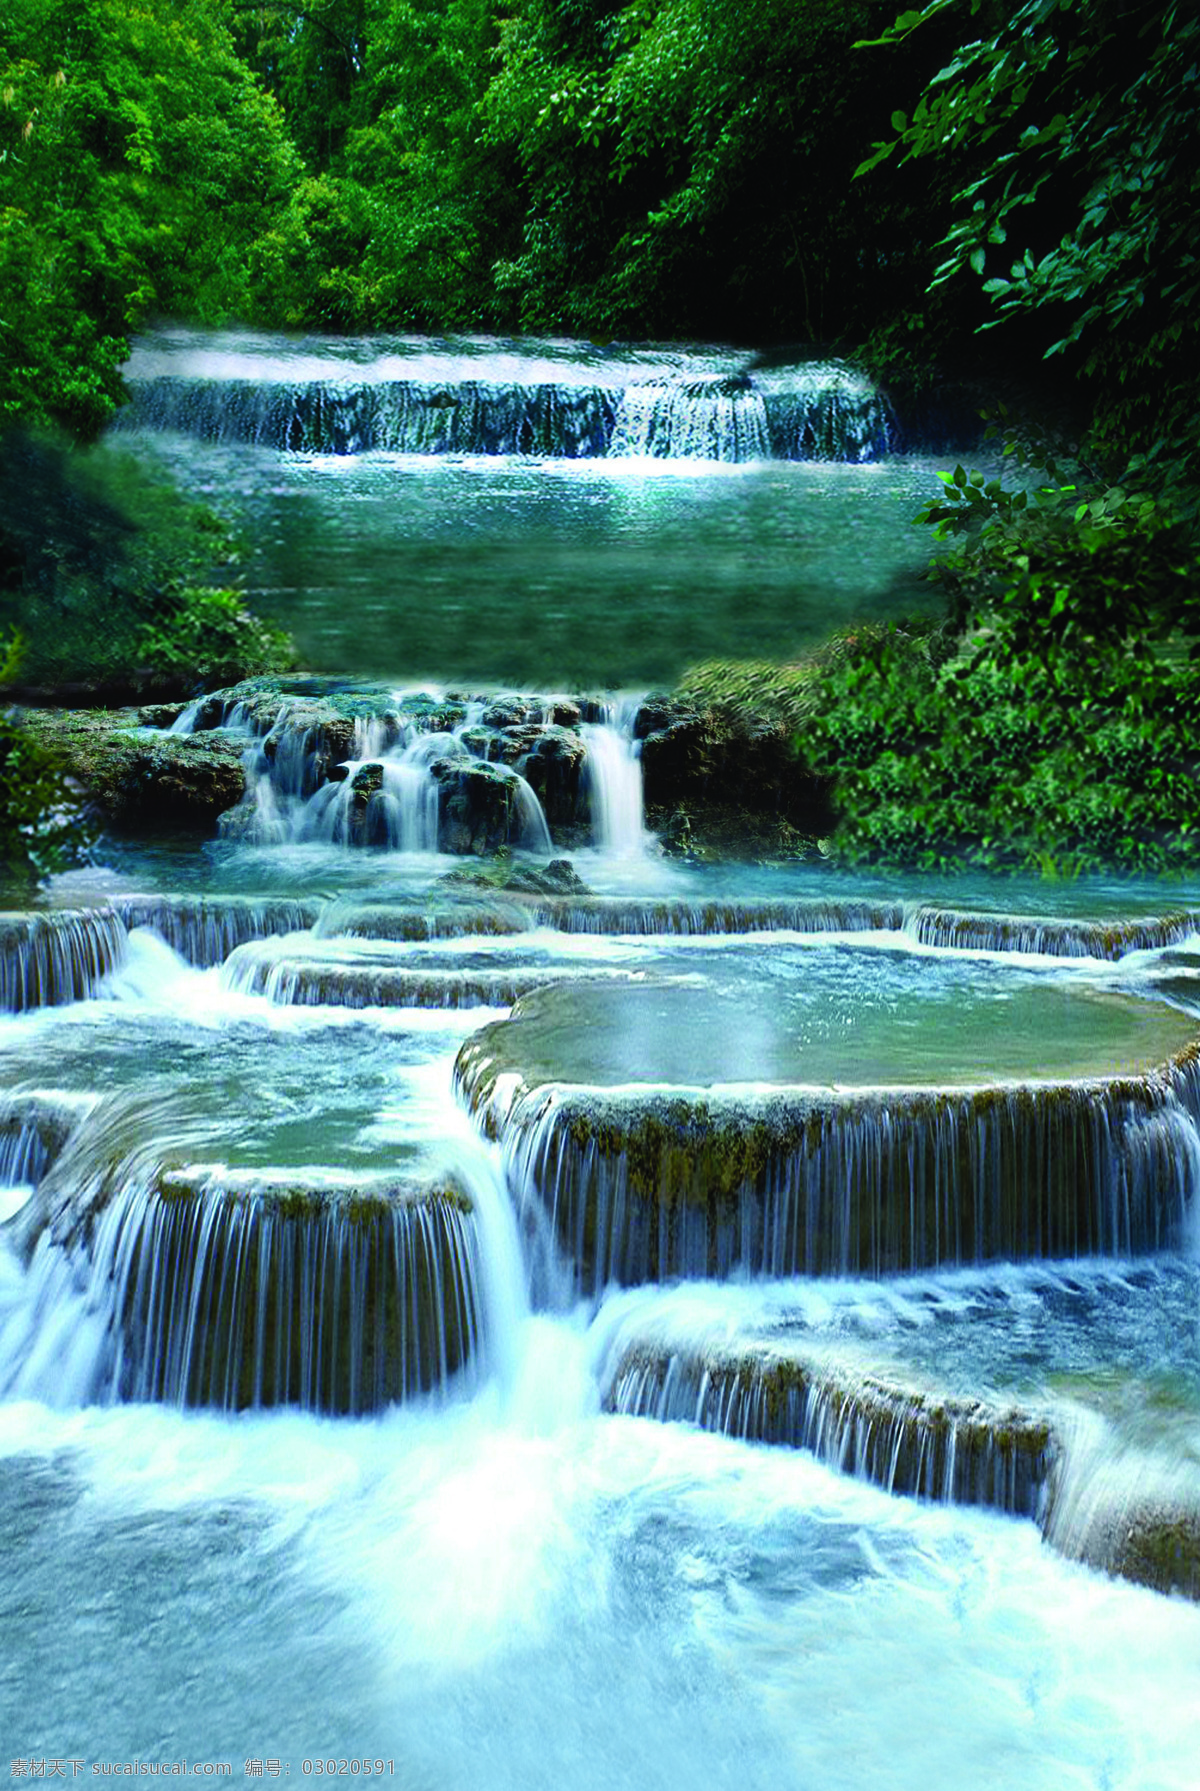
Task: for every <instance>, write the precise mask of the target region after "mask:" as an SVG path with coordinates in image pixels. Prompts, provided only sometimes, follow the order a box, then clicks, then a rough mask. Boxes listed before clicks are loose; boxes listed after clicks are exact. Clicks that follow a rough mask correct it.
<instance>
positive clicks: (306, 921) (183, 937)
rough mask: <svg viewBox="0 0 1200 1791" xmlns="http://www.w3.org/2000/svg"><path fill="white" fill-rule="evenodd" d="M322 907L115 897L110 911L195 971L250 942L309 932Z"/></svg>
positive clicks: (282, 901) (271, 900) (277, 899)
mask: <svg viewBox="0 0 1200 1791" xmlns="http://www.w3.org/2000/svg"><path fill="white" fill-rule="evenodd" d="M323 907H324V903H323V902H321V901H319V900H314V901H294V900H292V899H290V898H286V897H282V896H266V897H261V898H254V897H239V896H158V895H141V896H118V897H117V898H116V900H115V901H114V902H113V911H114V913H115V914H116V915H117V916H118V917H119V919H120V920H121V922H123V924H124V925H125V927H127V928H129V929H130V930H132V929H133V928H134V927H148V928H150V929H151V931H153V932H155V933H157V934H158V935H159V937H160V938H162V939H165V940H166V942H167V944H168V945H169V946H171V947H172V949H173V950H174V951H177V952H178V953H179V955H180V957H181V958H185V959H186V960H187V962H188V963H189V964H193V965H195V967H196V968H197V969H198V970H208V969H211V968H212V967H213V965H215V964H223V963H224V962H225V959H226V958H227V957H228V956H229V954H230V952H232V951H233V950H235V948H236V947H237V946H239V945H244V944H245V943H246V942H247V941H248V940H251V939H265V938H270V937H274V936H276V935H278V934H281V933H297V932H304V931H307V930H308V929H309V928H311V927H312V926H313V925H314V924H315V922H316V920H317V918H318V916H319V915H320V913H321V910H322V908H323Z"/></svg>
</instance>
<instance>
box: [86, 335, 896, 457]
mask: <svg viewBox="0 0 1200 1791" xmlns="http://www.w3.org/2000/svg"><path fill="white" fill-rule="evenodd" d="M126 377H127V379H128V381H129V385H130V388H131V391H132V394H133V401H132V403H131V404H130V406H129V407H128V409H127V410H126V411H125V412H124V413H123V416H122V419H121V421H122V426H127V427H129V426H131V427H135V428H150V429H170V430H177V431H182V432H184V433H186V434H189V435H197V436H200V437H202V438H203V439H204V440H207V441H221V442H234V441H237V442H242V441H249V442H255V443H258V444H259V445H261V446H263V447H270V448H286V449H293V450H299V451H302V452H305V453H313V454H357V453H365V452H368V451H371V450H380V451H384V452H387V453H394V454H418V455H430V454H460V455H461V454H486V455H501V454H527V455H537V456H539V457H542V458H548V459H565V460H580V459H596V458H602V457H607V458H614V459H616V458H626V459H628V458H645V457H649V458H652V459H692V460H717V461H750V460H767V459H773V460H824V461H865V460H875V459H877V458H878V457H879V456H880V455H881V454H885V453H886V452H887V450H888V444H889V418H888V409H887V405H886V402H885V400H884V399H883V398H882V397H881V395H880V394H879V393H878V392H877V391H876V390H875V388H874V386H872V385H871V383H870V381H869V380H867V379H866V378H864V377H863V376H862V375H861V374H859V373H856V372H854V371H853V370H852V369H850V368H848V367H846V366H844V365H842V364H841V363H839V362H835V361H805V362H798V363H797V364H796V365H794V366H791V367H782V368H781V367H772V368H770V369H769V370H767V369H756V368H755V367H754V366H753V363H752V361H751V357H750V356H748V355H747V354H746V353H745V352H742V353H737V352H734V351H731V350H728V349H714V350H711V351H698V350H687V351H683V350H675V349H669V350H668V349H658V348H650V349H628V348H621V349H615V348H614V349H611V350H608V349H599V348H596V347H595V346H593V345H591V344H588V343H569V342H545V343H539V342H530V343H512V342H501V341H497V340H494V339H487V338H466V339H464V338H459V339H452V340H446V341H437V340H430V339H426V338H421V337H390V338H388V337H385V338H373V339H371V340H361V341H360V340H355V339H353V338H350V339H345V338H328V339H324V340H321V339H317V340H311V339H310V340H307V341H304V342H301V343H291V342H289V341H287V340H286V339H285V338H282V337H264V336H233V335H219V336H211V335H207V336H199V335H192V334H189V333H186V332H172V333H170V334H163V335H156V336H153V337H148V338H145V339H144V340H143V341H141V342H139V343H138V345H137V346H136V347H135V349H134V352H133V355H132V357H131V359H130V361H129V363H128V366H127V368H126Z"/></svg>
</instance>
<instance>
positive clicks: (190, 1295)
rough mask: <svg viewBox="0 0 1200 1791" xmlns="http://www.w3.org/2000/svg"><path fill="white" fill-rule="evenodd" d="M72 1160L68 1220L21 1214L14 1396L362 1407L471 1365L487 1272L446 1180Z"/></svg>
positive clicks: (10, 1370)
mask: <svg viewBox="0 0 1200 1791" xmlns="http://www.w3.org/2000/svg"><path fill="white" fill-rule="evenodd" d="M76 1154H77V1156H79V1158H80V1161H79V1162H78V1163H76V1164H75V1165H74V1167H75V1169H76V1171H77V1172H78V1171H79V1170H80V1168H81V1166H82V1174H81V1175H80V1174H78V1173H77V1174H76V1176H75V1177H74V1178H71V1179H70V1180H68V1181H67V1182H66V1186H67V1187H68V1189H69V1192H68V1194H67V1197H66V1202H65V1204H64V1205H62V1206H61V1207H60V1208H59V1213H58V1217H57V1218H56V1219H54V1220H48V1219H47V1214H46V1209H45V1203H44V1202H43V1208H42V1211H41V1212H40V1214H38V1215H36V1216H35V1217H34V1218H32V1219H31V1220H30V1221H29V1229H30V1232H31V1234H36V1241H35V1242H34V1244H33V1249H32V1258H31V1262H30V1269H29V1276H28V1279H29V1284H30V1291H29V1297H28V1300H27V1302H26V1305H25V1307H24V1308H23V1309H22V1311H21V1312H20V1313H19V1314H18V1315H17V1318H16V1319H15V1320H13V1319H10V1321H9V1325H8V1327H7V1331H6V1333H5V1336H4V1337H3V1339H0V1342H2V1343H3V1345H4V1348H3V1351H2V1355H3V1360H4V1363H5V1371H6V1374H7V1377H8V1383H7V1384H8V1391H10V1392H13V1391H17V1392H21V1393H23V1394H32V1395H36V1396H40V1397H46V1398H53V1397H55V1395H56V1393H57V1392H58V1391H59V1390H60V1382H61V1386H62V1388H64V1389H66V1390H67V1394H68V1397H71V1398H73V1399H77V1400H82V1401H85V1402H95V1401H104V1400H156V1401H167V1402H170V1403H174V1404H182V1405H206V1406H215V1407H217V1408H219V1409H223V1410H235V1409H240V1408H242V1407H245V1406H270V1405H283V1404H290V1405H300V1406H304V1407H307V1408H309V1409H312V1410H318V1411H330V1412H365V1411H374V1410H377V1409H378V1408H379V1407H381V1406H382V1405H385V1404H388V1403H391V1402H394V1401H396V1400H402V1399H405V1398H410V1397H412V1396H413V1395H415V1394H417V1393H422V1392H428V1391H430V1390H434V1389H438V1388H442V1387H445V1386H447V1385H448V1384H450V1382H451V1381H452V1380H454V1379H455V1378H456V1377H461V1375H462V1374H463V1372H469V1373H470V1374H472V1375H473V1374H475V1373H477V1372H478V1369H479V1367H480V1363H481V1359H482V1355H483V1349H484V1335H483V1333H484V1316H485V1315H484V1311H483V1306H482V1302H481V1296H480V1284H481V1278H482V1275H483V1273H484V1271H483V1269H482V1267H481V1263H480V1254H479V1245H478V1239H477V1236H476V1219H475V1212H474V1206H473V1203H472V1202H471V1200H470V1198H469V1196H468V1195H467V1194H466V1193H465V1192H464V1191H463V1190H462V1189H461V1188H460V1187H458V1186H457V1185H456V1184H455V1183H454V1182H452V1181H449V1180H447V1181H444V1182H440V1183H439V1182H434V1183H431V1184H429V1185H427V1186H420V1185H404V1184H397V1185H387V1184H379V1183H377V1182H376V1183H372V1182H366V1183H363V1182H356V1181H351V1180H349V1179H348V1178H346V1177H344V1176H343V1177H337V1176H332V1175H326V1176H318V1175H315V1174H314V1173H313V1172H306V1173H303V1174H300V1175H298V1176H288V1177H283V1176H280V1175H274V1176H263V1175H260V1174H251V1173H249V1172H236V1171H231V1170H227V1169H216V1168H203V1167H202V1168H199V1169H193V1170H187V1171H179V1170H172V1169H169V1168H166V1167H164V1166H162V1165H157V1166H156V1163H155V1158H154V1151H153V1148H152V1147H147V1148H143V1149H142V1150H141V1151H140V1152H138V1153H137V1155H136V1156H135V1157H128V1156H127V1157H125V1158H124V1159H121V1160H119V1162H118V1163H117V1165H116V1166H115V1167H114V1166H113V1165H111V1164H108V1165H105V1164H103V1163H102V1162H101V1161H100V1160H99V1159H98V1158H97V1156H96V1153H95V1152H94V1151H93V1152H90V1153H89V1152H87V1151H86V1150H85V1151H83V1152H82V1153H78V1152H77V1153H76ZM50 1198H51V1199H52V1198H53V1194H51V1196H50ZM68 1336H69V1341H68Z"/></svg>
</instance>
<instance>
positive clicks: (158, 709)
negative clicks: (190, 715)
mask: <svg viewBox="0 0 1200 1791" xmlns="http://www.w3.org/2000/svg"><path fill="white" fill-rule="evenodd" d="M187 707H188V705H187V704H186V703H143V704H142V706H141V708H140V709H139V710H138V721H139V722H140V724H141V726H142V727H144V728H169V727H173V726H174V724H175V723H176V722H177V721H178V720H179V717H180V716H181V715H182V714H183V712H184V710H185V709H186V708H187Z"/></svg>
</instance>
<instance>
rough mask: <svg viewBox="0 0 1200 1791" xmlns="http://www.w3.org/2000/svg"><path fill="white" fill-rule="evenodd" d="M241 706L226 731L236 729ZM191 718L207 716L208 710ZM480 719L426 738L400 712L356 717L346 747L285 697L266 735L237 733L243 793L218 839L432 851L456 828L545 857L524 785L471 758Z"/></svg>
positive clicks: (535, 807)
mask: <svg viewBox="0 0 1200 1791" xmlns="http://www.w3.org/2000/svg"><path fill="white" fill-rule="evenodd" d="M238 707H239V706H235V707H234V708H233V709H232V710H231V711H230V720H229V721H228V722H225V723H222V725H226V726H229V725H233V723H234V719H235V718H236V716H237V714H238ZM196 715H198V716H199V718H200V719H202V720H203V719H206V717H205V713H204V710H203V709H200V710H198V711H196ZM194 719H195V716H194V717H193V720H194ZM478 722H479V716H478V713H477V709H476V707H475V706H468V707H467V708H466V709H465V711H464V712H463V714H462V718H461V719H460V721H459V722H458V723H457V725H456V726H454V727H453V728H451V729H443V728H440V727H439V728H435V729H432V730H426V729H423V728H422V727H421V726H420V725H419V724H418V723H417V722H414V721H413V720H411V719H409V718H405V717H404V716H402V715H401V714H400V713H398V712H396V711H389V712H387V713H385V714H383V715H372V716H365V717H364V716H357V717H355V718H354V719H353V721H352V723H350V724H349V738H348V739H347V741H346V745H345V748H344V749H343V748H342V747H341V746H340V745H338V744H337V743H335V742H334V741H332V740H331V738H330V736H329V733H328V729H327V726H326V725H324V724H322V723H319V722H317V723H314V722H313V720H312V719H311V710H310V709H309V708H308V707H307V706H306V705H305V704H304V703H303V702H302V701H298V702H295V703H292V702H288V701H284V702H282V703H281V704H280V705H279V707H278V711H277V713H276V714H275V716H274V717H273V719H272V720H271V722H270V725H269V727H268V728H267V729H266V731H265V732H260V731H258V729H257V728H255V727H254V726H253V725H251V726H250V727H249V728H248V729H245V728H244V729H243V731H246V732H248V734H249V743H248V745H247V748H246V753H245V758H244V775H245V786H246V788H245V795H244V797H243V799H242V801H241V803H239V805H238V806H237V807H236V808H235V809H232V810H230V811H229V812H228V813H227V814H225V815H222V816H221V820H220V832H221V833H222V835H223V836H224V837H225V838H226V839H229V840H233V841H242V842H245V843H248V844H253V845H266V846H279V845H286V844H292V843H297V844H301V843H305V842H320V843H322V844H325V845H332V846H343V847H349V846H353V847H378V848H381V849H384V850H386V851H390V852H405V853H433V852H437V851H438V850H440V849H442V848H443V847H444V846H445V845H447V844H448V845H450V847H451V849H462V847H461V844H460V843H459V841H458V840H457V838H456V837H453V836H454V830H455V829H456V828H457V829H460V830H461V829H465V830H466V832H467V836H468V838H469V837H470V836H471V827H472V825H474V826H475V827H476V828H482V829H484V837H485V840H486V843H487V844H488V845H490V846H493V847H494V846H496V845H501V844H512V845H517V846H522V847H525V848H526V849H528V850H530V851H534V852H547V853H548V852H550V851H551V850H552V846H551V839H550V830H549V827H548V826H547V823H546V817H545V815H544V813H543V811H542V806H541V804H540V802H539V801H538V798H537V796H536V795H535V793H534V791H533V789H532V788H531V787H530V785H529V782H528V780H527V779H526V778H525V777H524V776H523V775H522V773H521V772H520V771H519V770H518V769H517V768H516V767H515V766H510V765H493V764H491V763H490V762H489V761H488V760H487V758H486V755H485V754H484V753H481V752H478V751H476V750H474V744H473V731H475V733H476V734H477V731H478ZM176 725H178V724H176Z"/></svg>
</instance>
